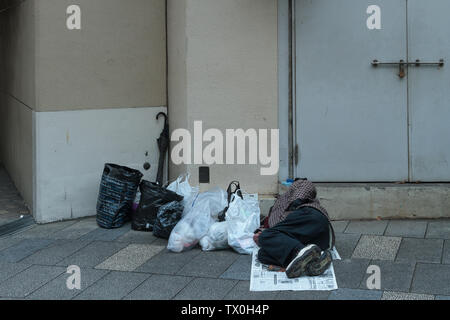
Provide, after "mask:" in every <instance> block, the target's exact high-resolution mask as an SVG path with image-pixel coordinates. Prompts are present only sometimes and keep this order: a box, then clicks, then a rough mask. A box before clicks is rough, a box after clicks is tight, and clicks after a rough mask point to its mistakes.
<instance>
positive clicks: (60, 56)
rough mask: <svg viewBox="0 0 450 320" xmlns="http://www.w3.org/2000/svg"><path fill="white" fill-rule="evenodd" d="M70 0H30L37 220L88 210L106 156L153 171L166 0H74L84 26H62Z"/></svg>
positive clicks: (162, 100) (161, 105)
mask: <svg viewBox="0 0 450 320" xmlns="http://www.w3.org/2000/svg"><path fill="white" fill-rule="evenodd" d="M71 4H73V1H69V0H39V1H37V3H36V6H37V7H36V20H37V21H36V25H37V27H36V30H37V34H36V39H37V41H36V115H35V125H34V130H35V131H34V136H35V144H36V152H35V160H34V161H35V166H36V170H35V190H36V191H35V193H34V194H35V203H34V215H35V218H36V220H37V221H38V222H50V221H57V220H64V219H72V218H78V217H82V216H90V215H94V214H95V212H96V208H95V206H96V200H97V196H98V188H99V184H100V178H101V174H102V172H103V166H104V164H105V163H107V162H113V163H117V164H120V165H124V166H128V167H132V168H135V169H139V170H141V171H142V172H143V173H145V176H144V178H145V179H149V180H154V179H155V177H156V172H157V163H158V157H159V152H158V148H157V143H156V139H157V138H158V136H159V134H160V133H161V131H162V129H163V124H164V123H163V121H162V120H161V121H160V122H158V121H157V120H156V115H157V114H158V113H159V112H166V111H167V108H166V105H167V102H166V96H167V91H166V39H165V38H166V32H165V1H164V0H129V1H122V0H96V1H92V0H80V1H77V2H76V4H77V5H79V6H80V8H81V30H68V29H67V28H66V18H67V14H66V8H67V7H68V6H69V5H71ZM145 162H148V163H150V165H151V169H150V170H148V171H144V169H143V165H144V163H145ZM166 177H167V174H166Z"/></svg>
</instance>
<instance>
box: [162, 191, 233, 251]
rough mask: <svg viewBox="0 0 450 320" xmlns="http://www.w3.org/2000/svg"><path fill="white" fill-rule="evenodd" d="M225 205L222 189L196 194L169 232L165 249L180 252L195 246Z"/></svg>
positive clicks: (224, 194)
mask: <svg viewBox="0 0 450 320" xmlns="http://www.w3.org/2000/svg"><path fill="white" fill-rule="evenodd" d="M226 206H227V195H226V192H225V191H224V190H222V189H219V188H216V189H213V190H211V191H208V192H204V193H200V194H198V195H197V196H196V197H195V199H194V200H193V201H192V204H189V205H188V206H186V207H185V208H184V212H183V218H182V219H181V221H180V222H178V224H177V225H176V226H175V228H174V229H173V231H172V233H171V234H170V238H169V244H168V246H167V249H169V250H170V251H173V252H182V251H186V250H189V249H192V248H193V247H195V246H196V245H197V244H198V242H199V241H200V239H201V238H203V237H204V236H206V234H207V233H208V230H209V228H210V227H211V225H212V224H213V223H214V222H215V220H216V217H217V214H218V212H220V211H221V210H223V208H225V207H226Z"/></svg>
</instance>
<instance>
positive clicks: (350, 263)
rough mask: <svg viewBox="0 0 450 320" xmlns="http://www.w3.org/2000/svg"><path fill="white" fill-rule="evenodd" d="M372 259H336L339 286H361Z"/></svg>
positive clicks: (334, 263)
mask: <svg viewBox="0 0 450 320" xmlns="http://www.w3.org/2000/svg"><path fill="white" fill-rule="evenodd" d="M369 263H370V260H363V259H354V260H348V259H347V260H341V261H334V262H333V266H334V272H335V274H336V280H337V284H338V287H339V288H350V289H352V288H355V289H356V288H359V287H360V285H361V282H362V280H363V279H364V277H365V275H366V273H367V268H368V267H369Z"/></svg>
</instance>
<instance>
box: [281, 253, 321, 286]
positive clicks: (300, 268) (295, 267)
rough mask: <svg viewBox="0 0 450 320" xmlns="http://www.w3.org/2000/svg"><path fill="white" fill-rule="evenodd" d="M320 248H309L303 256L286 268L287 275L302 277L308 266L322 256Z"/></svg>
mask: <svg viewBox="0 0 450 320" xmlns="http://www.w3.org/2000/svg"><path fill="white" fill-rule="evenodd" d="M320 253H321V252H320V249H319V247H317V246H314V247H312V248H310V249H308V250H307V251H306V252H305V253H304V254H303V255H302V256H301V257H297V258H295V259H294V261H292V262H291V264H290V265H289V267H288V268H287V269H286V275H287V277H288V278H289V279H294V278H299V277H301V276H302V275H303V274H304V273H305V271H306V266H307V265H308V264H309V263H310V262H311V261H314V260H317V259H318V258H319V257H320Z"/></svg>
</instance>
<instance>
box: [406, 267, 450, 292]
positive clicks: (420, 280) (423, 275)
mask: <svg viewBox="0 0 450 320" xmlns="http://www.w3.org/2000/svg"><path fill="white" fill-rule="evenodd" d="M449 283H450V265H440V264H429V263H418V264H417V266H416V272H415V274H414V279H413V283H412V286H411V292H414V293H424V294H434V295H442V296H448V295H450V286H449V285H448V284H449Z"/></svg>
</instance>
